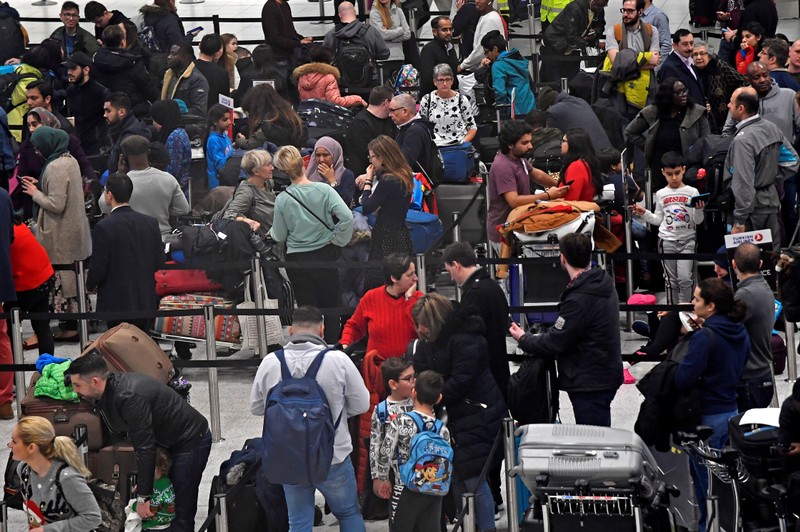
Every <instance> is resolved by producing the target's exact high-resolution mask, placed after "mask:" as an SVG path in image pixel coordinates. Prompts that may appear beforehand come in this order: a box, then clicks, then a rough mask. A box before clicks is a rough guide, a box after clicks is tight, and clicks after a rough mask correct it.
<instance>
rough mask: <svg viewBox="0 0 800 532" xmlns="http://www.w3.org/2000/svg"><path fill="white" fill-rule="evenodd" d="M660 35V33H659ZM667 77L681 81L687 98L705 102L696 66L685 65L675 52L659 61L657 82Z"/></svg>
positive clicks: (700, 102) (699, 102)
mask: <svg viewBox="0 0 800 532" xmlns="http://www.w3.org/2000/svg"><path fill="white" fill-rule="evenodd" d="M660 36H661V34H660V33H659V37H660ZM690 69H691V71H692V72H694V74H695V76H697V77H695V76H693V75H692V72H689V70H690ZM667 78H676V79H677V80H678V81H680V82H681V83H683V85H684V86H685V87H686V90H688V91H689V99H690V100H691V102H692V103H696V104H698V105H704V104H705V95H704V94H703V86H702V84H701V83H700V76H699V75H697V67H694V66H691V67H687V66H686V64H684V62H683V61H681V58H680V57H679V56H678V54H677V52H672V53H671V54H669V55H668V56H666V57H665V58H663V59H662V61H661V68H659V70H658V82H659V83H661V82H662V81H664V80H665V79H667Z"/></svg>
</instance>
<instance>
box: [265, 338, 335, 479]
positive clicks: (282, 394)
mask: <svg viewBox="0 0 800 532" xmlns="http://www.w3.org/2000/svg"><path fill="white" fill-rule="evenodd" d="M328 351H329V349H325V350H323V351H321V352H320V353H319V354H318V355H317V356H316V358H315V359H314V361H313V362H312V363H311V365H310V366H309V367H308V371H306V374H305V375H304V376H302V377H299V378H295V377H292V373H291V372H290V371H289V366H287V365H286V356H285V353H284V352H283V349H280V350H278V351H275V356H276V357H277V359H278V361H279V362H280V363H281V381H280V382H279V383H278V384H276V385H275V386H274V387H273V388H272V389H271V390H270V391H269V394H268V395H267V403H266V408H265V411H264V430H263V433H262V438H263V440H264V457H263V459H262V462H261V467H262V470H263V472H264V475H265V476H266V478H267V480H268V481H270V482H272V483H274V484H300V485H307V484H316V483H319V482H322V481H324V480H325V479H326V478H327V477H328V471H329V470H330V468H331V461H332V460H333V441H334V438H335V435H336V428H337V427H338V426H339V421H341V419H342V415H341V413H340V414H339V419H337V420H336V423H334V422H333V416H332V414H331V409H330V406H329V405H328V400H327V398H326V397H325V392H324V391H323V390H322V388H321V387H320V385H319V384H318V383H317V380H316V378H317V372H318V371H319V367H320V365H321V364H322V359H323V358H324V357H325V353H327V352H328Z"/></svg>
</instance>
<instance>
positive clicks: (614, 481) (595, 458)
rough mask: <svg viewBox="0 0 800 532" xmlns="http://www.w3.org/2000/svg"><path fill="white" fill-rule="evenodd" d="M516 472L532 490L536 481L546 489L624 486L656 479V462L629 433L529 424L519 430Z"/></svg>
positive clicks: (607, 429)
mask: <svg viewBox="0 0 800 532" xmlns="http://www.w3.org/2000/svg"><path fill="white" fill-rule="evenodd" d="M517 434H518V435H520V436H521V439H520V445H519V463H518V465H517V468H516V469H517V473H518V474H519V475H520V476H521V477H522V480H523V482H525V485H526V486H528V489H530V490H531V491H535V490H536V488H537V477H542V476H546V477H547V485H548V486H549V487H558V486H562V487H565V488H574V487H575V483H576V481H581V482H583V483H586V485H587V487H596V488H629V487H633V486H635V485H637V484H639V483H640V482H641V481H642V479H643V478H645V479H649V478H655V477H656V476H657V467H658V466H657V464H656V461H655V459H654V458H653V455H652V454H651V453H650V450H649V449H648V448H647V446H646V445H645V444H644V442H643V441H642V439H641V438H639V436H638V435H636V434H635V433H634V432H632V431H628V430H621V429H612V428H609V427H595V426H590V425H563V424H553V425H551V424H533V425H525V426H523V427H521V428H520V429H519V430H518V431H517Z"/></svg>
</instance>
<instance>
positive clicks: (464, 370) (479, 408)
mask: <svg viewBox="0 0 800 532" xmlns="http://www.w3.org/2000/svg"><path fill="white" fill-rule="evenodd" d="M483 329H484V327H483V320H481V318H480V317H479V316H477V315H475V314H473V313H472V310H471V309H460V308H459V309H456V312H455V314H454V315H453V317H451V318H450V320H449V321H448V322H447V323H445V324H444V326H443V327H442V331H441V333H440V334H439V338H437V340H436V341H435V342H434V343H432V344H430V343H428V342H420V343H419V346H418V347H417V351H416V353H415V354H414V369H415V370H416V371H425V370H429V369H430V370H433V371H436V372H437V373H439V374H441V375H442V377H443V378H444V389H443V390H442V403H443V405H444V406H445V407H447V415H448V420H447V425H448V428H449V429H450V434H451V436H452V438H453V449H454V451H455V456H454V458H453V465H454V467H455V468H456V471H457V472H458V475H459V476H460V477H461V478H464V479H468V478H472V477H477V476H478V475H480V473H481V469H483V464H484V463H485V462H486V459H487V458H488V456H489V452H490V451H491V449H492V444H493V443H494V439H495V437H496V436H497V433H498V431H499V430H500V427H501V424H502V420H503V417H504V416H506V415H507V408H506V405H505V403H504V402H503V396H502V395H501V394H500V389H499V388H498V387H497V384H496V383H495V381H494V378H493V377H492V373H491V372H490V371H489V350H488V348H487V345H486V340H485V339H484V337H483Z"/></svg>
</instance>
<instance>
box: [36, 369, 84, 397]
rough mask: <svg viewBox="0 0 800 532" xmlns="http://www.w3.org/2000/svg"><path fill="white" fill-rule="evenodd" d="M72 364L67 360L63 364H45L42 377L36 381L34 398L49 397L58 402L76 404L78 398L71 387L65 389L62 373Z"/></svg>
mask: <svg viewBox="0 0 800 532" xmlns="http://www.w3.org/2000/svg"><path fill="white" fill-rule="evenodd" d="M71 363H72V362H71V361H69V360H67V361H65V362H60V363H57V364H56V363H54V364H47V365H46V366H45V367H43V368H42V376H41V377H40V378H39V380H37V381H36V388H35V391H34V392H33V395H34V396H35V397H51V398H53V399H58V400H59V401H71V402H73V403H77V402H78V401H80V397H78V394H77V393H75V390H73V389H72V386H69V387H67V386H66V385H65V384H64V373H66V371H67V369H69V366H70V364H71Z"/></svg>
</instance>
